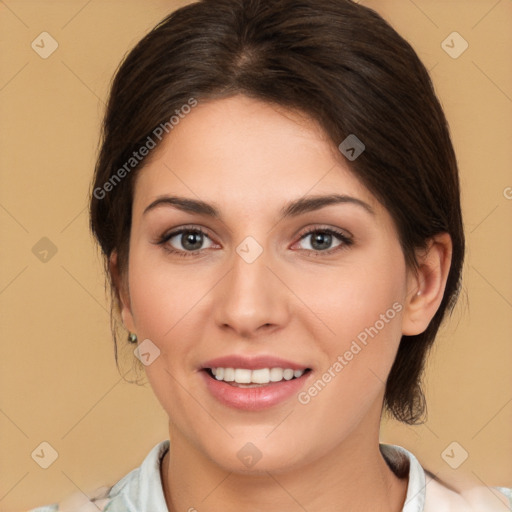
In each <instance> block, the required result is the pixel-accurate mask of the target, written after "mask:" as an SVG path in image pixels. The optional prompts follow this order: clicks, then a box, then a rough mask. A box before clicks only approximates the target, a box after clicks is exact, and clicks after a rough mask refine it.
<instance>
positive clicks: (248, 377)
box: [211, 368, 305, 384]
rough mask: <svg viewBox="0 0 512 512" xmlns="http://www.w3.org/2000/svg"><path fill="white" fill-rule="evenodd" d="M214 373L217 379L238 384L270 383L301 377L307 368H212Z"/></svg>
mask: <svg viewBox="0 0 512 512" xmlns="http://www.w3.org/2000/svg"><path fill="white" fill-rule="evenodd" d="M211 371H212V374H213V375H214V376H215V378H216V379H217V380H223V381H224V382H235V383H237V384H268V383H269V382H280V381H282V380H283V379H284V380H291V379H293V378H294V377H295V378H299V377H300V376H301V375H302V374H303V373H304V372H305V370H292V369H291V368H258V369H257V370H248V369H246V368H211Z"/></svg>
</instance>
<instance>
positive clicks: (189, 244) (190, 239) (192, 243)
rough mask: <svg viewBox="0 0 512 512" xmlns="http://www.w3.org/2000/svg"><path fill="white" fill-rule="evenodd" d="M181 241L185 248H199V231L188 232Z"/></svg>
mask: <svg viewBox="0 0 512 512" xmlns="http://www.w3.org/2000/svg"><path fill="white" fill-rule="evenodd" d="M196 237H197V239H196ZM182 243H183V247H185V248H187V249H190V250H194V249H199V248H200V247H201V243H202V235H201V233H188V234H187V235H186V236H185V239H184V242H182Z"/></svg>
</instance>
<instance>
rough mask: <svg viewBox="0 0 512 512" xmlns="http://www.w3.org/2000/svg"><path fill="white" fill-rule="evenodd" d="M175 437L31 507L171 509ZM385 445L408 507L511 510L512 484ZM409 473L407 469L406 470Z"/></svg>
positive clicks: (58, 511)
mask: <svg viewBox="0 0 512 512" xmlns="http://www.w3.org/2000/svg"><path fill="white" fill-rule="evenodd" d="M168 449H169V440H165V441H162V442H160V443H158V444H157V445H156V446H154V447H153V448H152V449H151V451H150V452H149V454H148V455H147V456H146V458H145V459H144V461H143V462H142V464H141V465H140V467H138V468H136V469H134V470H133V471H131V472H130V473H128V474H127V475H125V476H124V477H123V478H122V479H121V480H119V482H117V483H116V484H115V485H114V486H112V487H109V488H107V487H105V488H102V489H100V490H98V492H97V493H96V494H95V496H93V497H91V498H90V499H88V498H86V497H85V496H84V495H83V494H82V493H80V494H75V495H73V496H71V498H69V499H68V500H66V501H65V502H61V504H60V505H59V504H57V503H55V504H53V505H47V506H44V507H38V508H35V509H31V510H30V511H29V512H98V510H101V511H103V512H169V511H168V508H167V505H166V502H165V497H164V491H163V487H162V481H161V477H160V466H161V462H162V458H163V456H164V455H165V453H166V452H167V451H168ZM380 450H381V453H382V455H383V456H384V458H385V460H386V462H387V463H388V465H389V466H390V467H391V468H392V469H394V470H395V469H397V468H398V467H400V465H401V464H405V471H406V472H407V466H408V473H409V481H408V486H407V494H406V498H405V503H404V506H403V508H402V512H505V511H508V510H512V489H510V488H507V487H491V488H490V487H486V486H481V487H473V488H471V489H470V490H467V491H464V492H461V493H459V492H456V491H454V490H452V489H451V488H450V487H447V486H445V485H443V484H442V483H441V482H439V481H437V480H436V479H435V478H434V477H433V475H432V474H431V473H429V472H428V471H425V470H424V469H423V468H422V466H421V465H420V463H419V462H418V460H417V459H416V457H415V456H414V455H413V454H412V453H411V452H409V451H408V450H406V449H405V448H402V447H401V446H397V445H390V444H383V443H381V444H380ZM406 474H407V473H406Z"/></svg>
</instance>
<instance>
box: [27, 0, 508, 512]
mask: <svg viewBox="0 0 512 512" xmlns="http://www.w3.org/2000/svg"><path fill="white" fill-rule="evenodd" d="M90 213H91V228H92V232H93V234H94V235H95V237H96V238H97V240H98V242H99V244H100V247H101V249H102V251H103V254H104V256H105V263H106V271H107V276H108V278H109V281H110V284H111V287H112V291H113V302H114V308H115V309H116V311H115V313H117V314H118V315H120V317H121V320H122V323H123V325H124V326H125V328H126V329H127V331H128V333H129V334H128V341H129V342H132V343H133V344H134V348H135V347H137V348H136V350H135V353H136V355H137V357H138V358H139V359H140V360H141V362H142V364H143V365H144V367H145V371H146V374H147V377H148V379H149V381H150V384H151V386H152V389H153V391H154V392H155V394H156V396H157V398H158V399H159V401H160V403H161V404H162V407H163V408H164V409H165V411H166V412H167V414H168V416H169V439H170V440H171V441H170V442H169V441H168V440H166V441H162V442H161V443H159V444H158V445H157V446H155V447H154V449H153V450H152V451H151V452H150V454H149V455H148V456H147V458H146V459H145V460H144V462H143V463H142V465H141V467H140V468H138V469H135V470H134V471H132V472H131V473H129V474H128V475H126V476H125V477H124V478H122V479H121V480H120V481H119V482H118V483H117V484H116V485H114V486H113V487H109V488H107V489H105V490H104V492H102V493H100V494H98V495H97V496H96V497H94V498H91V500H90V501H89V500H87V502H85V503H82V504H80V503H79V502H80V500H79V499H77V500H76V501H75V502H74V503H71V502H70V503H68V504H61V507H60V508H58V506H57V505H53V506H49V507H43V508H39V509H35V510H37V511H38V512H43V511H54V510H60V511H62V510H80V511H82V510H83V511H85V510H89V509H90V510H98V509H101V510H105V511H108V512H117V511H126V510H137V511H148V512H149V511H152V512H164V511H167V510H169V511H171V512H175V511H178V510H180V511H181V510H188V511H194V510H198V511H216V510H230V509H237V510H239V509H240V508H243V509H244V510H261V509H262V508H265V509H266V510H279V511H282V510H299V509H302V510H307V511H309V512H315V511H328V510H333V511H334V510H350V511H367V510H375V511H382V512H388V511H390V512H391V511H393V512H395V511H406V512H412V511H432V510H435V511H439V510H457V511H459V510H460V511H465V510H479V511H484V510H508V507H509V506H510V501H509V500H510V499H512V498H511V493H510V489H505V488H494V489H489V488H485V487H483V488H466V487H465V486H464V485H462V484H461V485H459V486H457V487H456V488H455V487H454V486H452V485H450V484H447V483H443V482H439V481H437V480H436V479H435V478H434V475H432V474H431V473H429V472H428V471H425V470H424V469H423V468H422V467H421V465H420V464H419V462H418V460H417V459H416V458H415V457H414V455H413V454H412V453H410V452H408V451H407V450H405V449H404V448H401V447H399V446H394V445H384V444H379V437H378V434H379V425H380V419H381V415H382V412H383V411H387V412H389V413H391V414H392V415H394V416H395V417H396V418H397V419H398V420H400V421H403V422H405V423H409V424H414V423H417V422H418V421H419V420H420V419H421V418H422V416H423V414H424V410H425V404H424V398H423V394H422V391H421V387H420V377H421V373H422V369H423V366H424V363H425V357H426V355H427V353H428V350H429V348H430V347H431V345H432V343H433V341H434V338H435V336H436V333H437V331H438V329H439V326H440V324H441V322H442V320H443V318H444V317H445V316H446V315H447V314H448V313H449V311H450V310H451V309H452V308H453V306H454V304H455V301H456V299H457V295H458V290H459V285H460V280H461V270H462V264H463V257H464V233H463V225H462V216H461V208H460V190H459V179H458V171H457V164H456V158H455V155H454V152H453V148H452V144H451V141H450V136H449V132H448V127H447V123H446V119H445V117H444V114H443V112H442V109H441V107H440V104H439V102H438V100H437V98H436V96H435V93H434V91H433V87H432V84H431V81H430V79H429V76H428V73H427V71H426V70H425V68H424V66H423V65H422V64H421V62H420V61H419V59H418V57H417V55H416V54H415V52H414V51H413V49H412V48H411V46H410V45H409V44H408V43H407V42H406V41H404V40H403V39H402V38H401V37H400V36H399V35H398V34H397V33H396V32H395V31H394V30H393V29H392V28H391V27H390V26H389V25H388V24H387V23H386V22H385V21H384V20H383V19H382V18H381V17H380V16H379V15H378V14H376V13H375V12H373V11H372V10H370V9H368V8H365V7H363V6H360V5H357V4H354V3H352V2H350V1H348V0H301V1H298V0H277V1H275V2H265V1H264V0H215V1H211V0H210V1H202V2H198V3H194V4H190V5H188V6H186V7H183V8H181V9H179V10H177V11H175V12H174V13H172V14H171V15H170V16H168V17H167V18H166V19H164V20H163V21H162V22H161V23H160V24H159V25H157V27H155V29H154V30H153V31H151V32H150V33H149V34H148V35H147V36H146V37H144V38H143V39H142V41H140V42H139V44H138V45H137V46H136V47H135V48H134V49H133V50H132V51H131V52H130V54H129V55H128V56H127V58H126V59H125V61H124V62H123V64H122V65H121V67H120V68H119V70H118V71H117V74H116V77H115V80H114V82H113V85H112V89H111V93H110V98H109V102H108V106H107V112H106V116H105V120H104V126H103V139H102V146H101V152H100V155H99V158H98V162H97V166H96V171H95V176H94V182H93V186H92V193H91V204H90ZM114 324H115V320H114ZM114 330H115V329H114ZM205 497H206V498H205ZM498 507H501V508H498Z"/></svg>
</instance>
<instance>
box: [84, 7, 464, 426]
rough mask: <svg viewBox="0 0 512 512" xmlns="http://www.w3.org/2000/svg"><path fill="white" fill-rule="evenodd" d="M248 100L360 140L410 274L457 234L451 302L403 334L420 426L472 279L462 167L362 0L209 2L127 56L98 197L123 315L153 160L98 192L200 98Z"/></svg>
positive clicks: (397, 377) (392, 402)
mask: <svg viewBox="0 0 512 512" xmlns="http://www.w3.org/2000/svg"><path fill="white" fill-rule="evenodd" d="M234 94H244V95H247V96H250V97H253V98H257V99H260V100H263V101H267V102H274V103H277V104H280V105H283V106H285V107H289V108H291V109H295V110H299V111H302V112H304V113H306V114H307V115H309V116H310V117H311V118H313V119H315V120H316V121H318V122H319V124H320V126H321V127H322V128H323V129H324V131H325V133H326V134H327V136H328V137H329V138H330V140H332V142H333V143H334V144H335V145H336V146H338V145H339V144H340V143H341V141H343V140H344V139H345V138H346V137H347V136H348V135H350V134H355V135H356V136H357V138H358V139H360V140H361V141H363V143H364V145H365V151H364V152H363V153H362V154H361V155H360V156H359V157H358V158H357V159H356V160H354V161H350V162H347V163H348V164H349V168H350V169H351V170H352V172H353V173H354V174H355V175H356V176H357V177H358V178H359V179H360V180H361V182H362V183H363V184H364V185H365V186H366V187H367V188H368V189H369V190H370V192H372V193H373V194H374V195H375V196H376V197H377V198H378V200H379V201H380V202H381V203H382V204H383V205H384V206H385V207H386V208H387V210H388V211H389V213H390V214H391V216H392V217H393V219H394V222H395V224H396V226H397V230H398V233H399V239H400V243H401V246H402V249H403V252H404V256H405V258H406V262H407V264H408V266H409V267H410V268H416V266H417V263H416V261H415V249H417V248H422V247H425V246H426V243H427V241H428V240H429V239H430V238H431V237H432V236H433V235H436V234H438V233H441V232H447V233H449V235H450V236H451V239H452V244H453V250H452V261H451V267H450V271H449V275H448V278H447V283H446V289H445V293H444V297H443V300H442V302H441V305H440V307H439V309H438V311H437V312H436V314H435V316H434V317H433V319H432V321H431V322H430V324H429V326H428V328H427V329H426V330H425V331H424V332H423V333H421V334H418V335H416V336H405V335H404V336H402V339H401V341H400V346H399V349H398V353H397V357H396V360H395V361H394V364H393V366H392V368H391V372H390V375H389V377H388V380H387V383H386V393H385V400H384V405H385V407H386V409H387V410H388V411H389V412H391V413H392V414H393V415H394V416H395V417H396V418H397V419H398V420H400V421H403V422H406V423H411V424H412V423H417V422H418V421H419V420H420V419H421V418H422V416H423V413H424V412H425V400H424V396H423V393H422V390H421V374H422V370H423V368H424V364H425V358H426V355H427V353H428V350H429V348H430V346H431V345H432V343H433V341H434V338H435V336H436V333H437V331H438V329H439V326H440V324H441V321H442V320H443V318H444V316H445V314H446V312H447V311H449V310H451V309H452V308H453V306H454V304H455V301H456V299H457V296H458V292H459V285H460V280H461V271H462V264H463V258H464V232H463V225H462V215H461V207H460V191H459V178H458V170H457V163H456V158H455V154H454V151H453V147H452V144H451V140H450V135H449V129H448V125H447V121H446V119H445V116H444V114H443V111H442V108H441V106H440V103H439V101H438V99H437V97H436V95H435V92H434V88H433V85H432V82H431V80H430V77H429V75H428V72H427V70H426V69H425V67H424V65H423V64H422V63H421V61H420V60H419V58H418V57H417V55H416V53H415V52H414V50H413V49H412V47H411V46H410V45H409V43H407V42H406V41H405V40H404V39H403V38H402V37H401V36H400V35H399V34H397V32H396V31H395V30H394V29H393V28H392V27H391V26H390V25H389V24H388V23H387V22H386V21H384V20H383V19H382V17H381V16H379V15H378V14H377V13H376V12H374V11H373V10H371V9H369V8H367V7H363V6H361V5H358V4H355V3H353V2H351V1H349V0H274V1H272V2H269V1H267V0H203V1H199V2H195V3H192V4H189V5H186V6H185V7H182V8H180V9H178V10H176V11H174V12H173V13H171V14H170V15H169V16H167V17H166V18H165V19H163V20H162V21H161V22H160V23H159V24H158V25H157V26H156V27H155V28H154V29H153V30H152V31H150V32H149V33H148V34H147V35H146V36H145V37H144V38H143V39H142V40H141V41H140V42H139V43H138V44H137V45H136V46H135V47H134V48H133V50H132V51H131V52H130V53H129V54H128V55H127V56H126V58H125V59H124V61H123V63H122V64H121V65H120V67H119V69H118V70H117V72H116V75H115V78H114V80H113V83H112V87H111V91H110V96H109V99H108V105H107V109H106V114H105V118H104V122H103V130H102V139H101V148H100V154H99V157H98V160H97V164H96V169H95V176H94V181H93V186H92V190H91V196H90V224H91V229H92V232H93V234H94V235H95V237H96V238H97V240H98V242H99V244H100V246H101V249H102V252H103V255H104V257H105V263H106V270H107V275H108V277H109V284H110V287H111V290H112V298H113V303H114V306H113V307H114V308H115V309H117V308H119V296H118V291H117V290H116V289H115V285H114V282H113V280H112V275H110V273H109V270H108V258H109V257H110V255H111V254H112V252H113V251H116V252H117V254H118V265H119V269H120V271H121V272H122V273H123V272H125V270H126V268H127V262H128V247H129V236H130V227H131V207H132V199H133V183H134V177H135V176H136V173H137V172H138V171H140V169H141V168H142V167H143V165H144V163H145V162H146V161H147V159H144V160H142V161H141V162H140V164H138V165H137V166H136V167H135V168H134V169H133V171H132V172H129V173H125V174H126V176H124V177H123V179H122V180H119V182H116V183H115V186H114V187H110V188H111V190H110V191H109V192H108V193H102V194H101V195H100V194H98V193H97V191H98V190H100V189H101V190H103V189H102V188H101V187H102V186H103V185H104V184H105V183H107V182H108V181H109V180H111V179H112V176H113V175H114V174H115V173H116V172H117V171H118V169H119V168H121V166H123V164H125V162H127V161H128V159H129V158H130V157H131V155H132V153H133V151H136V150H137V149H138V148H139V147H140V146H141V145H142V144H143V143H144V141H145V140H147V137H148V136H149V135H150V134H151V133H152V132H153V130H154V129H155V127H157V126H159V125H161V124H162V123H165V122H166V121H168V120H169V118H170V116H171V115H172V114H173V113H174V112H175V111H176V110H177V109H180V107H181V106H182V105H184V104H187V102H188V101H189V99H190V98H196V99H197V100H198V101H201V100H206V99H212V98H223V97H228V96H231V95H234ZM113 332H114V333H115V328H114V329H113ZM114 336H115V334H114ZM115 347H117V344H115ZM115 353H116V361H117V348H116V352H115Z"/></svg>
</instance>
